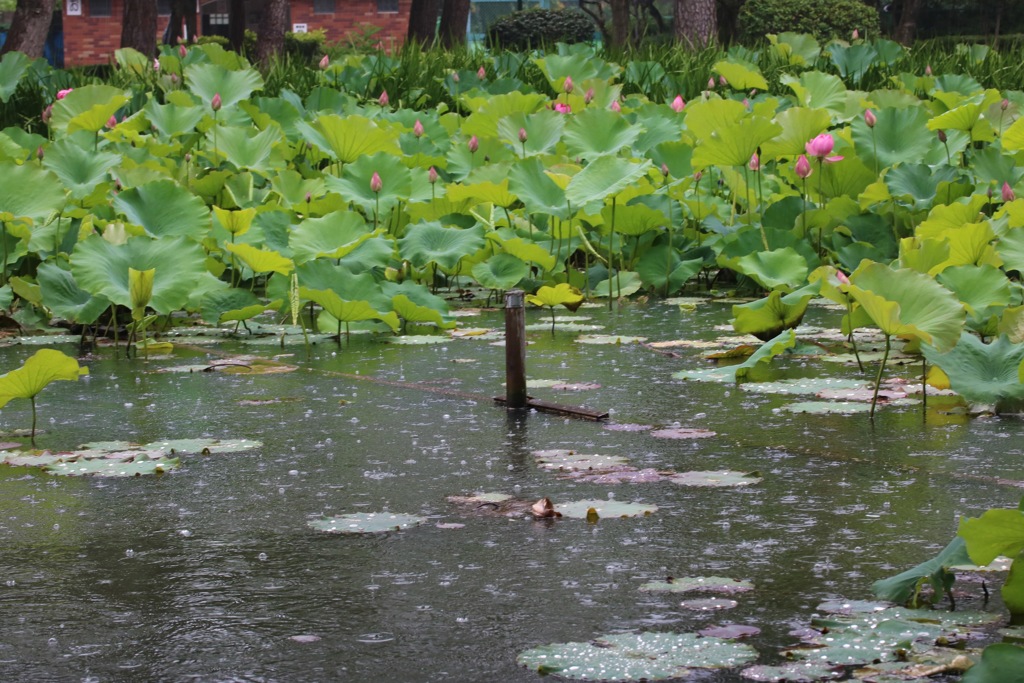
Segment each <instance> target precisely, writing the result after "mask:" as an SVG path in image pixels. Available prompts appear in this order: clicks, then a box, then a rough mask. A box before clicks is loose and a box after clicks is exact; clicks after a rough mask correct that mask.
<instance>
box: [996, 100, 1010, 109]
mask: <svg viewBox="0 0 1024 683" xmlns="http://www.w3.org/2000/svg"><path fill="white" fill-rule="evenodd" d="M999 108H1000V109H1002V110H1003V111H1006V110H1007V109H1009V108H1010V100H1008V99H1006V98H1005V97H1004V98H1003V101H1002V102H1000V103H999Z"/></svg>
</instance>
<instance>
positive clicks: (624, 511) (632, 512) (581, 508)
mask: <svg viewBox="0 0 1024 683" xmlns="http://www.w3.org/2000/svg"><path fill="white" fill-rule="evenodd" d="M555 509H556V510H558V511H559V512H561V513H562V515H564V516H565V517H573V518H575V519H588V518H590V517H593V514H592V513H590V510H595V511H596V512H597V516H598V518H599V519H607V518H611V517H618V518H623V517H647V516H650V515H652V514H654V513H655V512H657V511H658V506H657V505H645V504H642V503H623V502H620V501H617V500H578V501H573V502H570V503H559V504H558V505H555Z"/></svg>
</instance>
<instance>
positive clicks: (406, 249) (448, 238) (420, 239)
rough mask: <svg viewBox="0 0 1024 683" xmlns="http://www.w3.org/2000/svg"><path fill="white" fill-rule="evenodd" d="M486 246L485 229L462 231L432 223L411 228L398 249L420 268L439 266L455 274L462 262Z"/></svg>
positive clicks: (401, 240)
mask: <svg viewBox="0 0 1024 683" xmlns="http://www.w3.org/2000/svg"><path fill="white" fill-rule="evenodd" d="M484 243H485V242H484V238H483V231H482V229H479V228H472V229H469V230H460V229H457V228H446V227H444V226H442V225H441V224H440V223H438V222H429V223H420V224H417V225H413V226H409V227H408V228H407V231H406V234H405V237H403V238H402V239H400V240H399V241H398V246H399V250H400V252H401V254H402V256H403V257H404V258H407V259H409V260H410V261H411V262H412V264H413V265H414V266H415V267H417V268H425V267H427V266H428V265H430V264H437V265H438V266H440V267H441V268H444V269H446V270H448V271H453V270H455V269H456V267H457V266H458V265H459V262H460V261H461V260H462V259H464V258H466V257H467V256H471V255H473V254H475V253H476V252H477V251H479V250H480V249H482V248H483V246H484Z"/></svg>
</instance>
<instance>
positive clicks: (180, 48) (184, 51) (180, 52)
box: [178, 45, 188, 59]
mask: <svg viewBox="0 0 1024 683" xmlns="http://www.w3.org/2000/svg"><path fill="white" fill-rule="evenodd" d="M178 56H179V57H181V58H182V59H185V57H187V56H188V48H187V47H185V46H184V45H179V46H178Z"/></svg>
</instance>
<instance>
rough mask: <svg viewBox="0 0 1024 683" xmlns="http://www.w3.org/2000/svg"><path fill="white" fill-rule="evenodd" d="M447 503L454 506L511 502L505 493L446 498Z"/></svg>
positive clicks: (510, 498)
mask: <svg viewBox="0 0 1024 683" xmlns="http://www.w3.org/2000/svg"><path fill="white" fill-rule="evenodd" d="M447 500H448V502H449V503H455V504H456V505H480V504H482V503H503V502H505V501H506V500H512V496H510V495H508V494H507V493H477V494H475V495H472V496H448V499H447Z"/></svg>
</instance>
